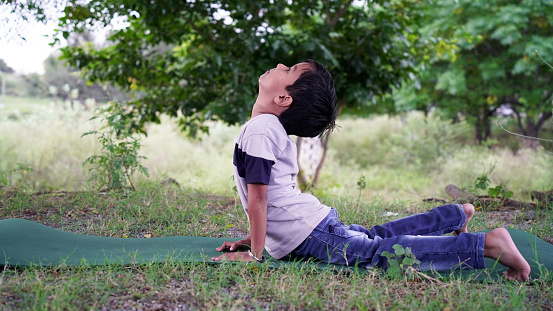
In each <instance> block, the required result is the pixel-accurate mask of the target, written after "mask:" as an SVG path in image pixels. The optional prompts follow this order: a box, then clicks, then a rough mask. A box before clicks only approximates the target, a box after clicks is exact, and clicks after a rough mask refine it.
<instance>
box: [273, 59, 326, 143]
mask: <svg viewBox="0 0 553 311" xmlns="http://www.w3.org/2000/svg"><path fill="white" fill-rule="evenodd" d="M305 63H307V64H309V66H310V67H311V68H310V69H309V70H304V71H303V72H302V73H301V75H300V76H299V78H298V79H297V80H296V81H295V82H294V83H293V84H291V85H288V86H286V91H287V92H288V94H289V95H290V96H291V97H292V99H293V100H292V103H291V104H290V106H289V107H288V108H287V109H286V110H284V111H283V112H282V113H281V114H280V116H279V117H278V118H279V120H280V123H282V125H283V126H284V129H285V130H286V133H288V135H296V136H300V137H315V136H319V135H322V134H323V133H324V132H326V131H331V130H332V129H333V128H334V126H335V120H336V91H335V89H334V80H333V79H332V76H331V75H330V73H329V72H328V70H327V69H326V68H325V67H324V66H323V65H321V64H320V63H318V62H316V61H314V60H311V59H309V60H306V61H305Z"/></svg>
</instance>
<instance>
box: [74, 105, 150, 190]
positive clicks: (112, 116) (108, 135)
mask: <svg viewBox="0 0 553 311" xmlns="http://www.w3.org/2000/svg"><path fill="white" fill-rule="evenodd" d="M122 112H123V107H122V106H121V105H118V104H112V105H111V106H110V107H108V108H105V109H98V115H96V116H94V117H92V118H91V119H90V120H94V119H97V118H101V119H102V120H103V121H105V122H106V123H107V125H105V126H104V127H102V128H101V130H103V131H90V132H87V133H84V134H83V135H82V136H87V135H96V134H99V136H98V142H100V144H101V145H102V150H103V153H102V154H101V155H93V156H90V157H88V158H87V159H86V160H85V161H84V163H83V165H86V164H90V165H92V167H91V168H90V169H89V171H92V172H93V174H92V178H93V179H94V180H95V181H96V182H98V184H99V187H103V186H107V187H108V189H110V190H119V189H122V188H124V187H126V186H127V185H130V186H131V187H132V188H133V189H134V188H135V187H134V185H133V183H132V180H131V178H132V175H133V174H134V173H135V172H136V171H138V172H140V173H141V174H143V175H146V176H148V170H147V168H145V167H144V166H142V164H141V161H142V160H144V159H146V157H144V156H140V155H138V151H139V150H140V148H141V147H142V144H141V142H140V139H138V138H136V137H135V136H134V135H132V134H131V133H129V132H128V129H127V128H126V123H125V119H123V118H121V113H122ZM82 136H81V137H82Z"/></svg>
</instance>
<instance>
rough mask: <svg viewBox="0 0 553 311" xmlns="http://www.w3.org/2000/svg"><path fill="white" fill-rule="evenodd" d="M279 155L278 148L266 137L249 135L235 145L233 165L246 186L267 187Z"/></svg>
mask: <svg viewBox="0 0 553 311" xmlns="http://www.w3.org/2000/svg"><path fill="white" fill-rule="evenodd" d="M279 153H280V150H279V149H278V147H277V146H276V145H275V144H274V143H273V142H272V141H271V139H270V138H269V137H267V136H266V135H261V134H258V135H251V136H248V137H247V138H245V139H243V140H242V141H241V142H239V143H237V144H236V145H235V147H234V159H233V163H234V165H235V166H236V169H237V171H238V175H239V176H240V177H242V178H244V179H245V180H246V183H247V184H254V183H261V184H265V185H268V184H269V181H270V179H271V168H272V166H273V165H274V164H275V161H276V159H277V157H278V154H279Z"/></svg>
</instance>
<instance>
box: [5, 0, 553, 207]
mask: <svg viewBox="0 0 553 311" xmlns="http://www.w3.org/2000/svg"><path fill="white" fill-rule="evenodd" d="M0 5H1V6H2V7H3V9H7V11H9V12H10V14H7V15H6V16H5V17H3V18H4V19H6V20H7V21H9V22H10V23H7V25H9V26H8V27H7V28H6V29H7V31H4V32H3V37H2V39H3V40H10V39H12V40H13V37H14V36H18V33H17V26H18V25H21V24H24V23H25V22H26V21H27V20H29V19H33V20H36V21H39V22H44V23H47V22H54V23H56V24H57V25H58V27H57V30H56V31H57V34H58V36H57V37H53V38H54V39H53V41H55V42H54V43H57V44H59V47H60V49H59V51H57V52H55V53H54V54H53V55H51V56H50V57H49V58H48V59H47V60H46V61H45V63H44V69H45V72H44V74H19V73H16V72H14V70H13V69H12V68H10V67H9V66H8V65H7V64H6V63H5V62H4V61H2V60H0V77H1V79H2V81H3V83H4V87H3V93H2V97H0V154H1V158H0V169H1V170H2V172H3V173H2V174H3V176H4V177H3V179H2V180H3V181H4V182H3V184H6V183H7V184H10V185H13V186H25V187H29V188H32V189H34V190H42V189H82V188H83V187H84V188H90V187H92V186H91V185H90V184H88V182H87V180H88V178H87V174H89V172H88V171H87V170H86V169H84V168H83V167H82V163H83V161H84V160H85V159H86V158H87V157H89V156H91V155H93V154H97V153H99V152H101V148H102V146H101V145H100V144H99V143H98V142H97V140H95V139H94V137H83V138H80V137H81V135H82V134H83V133H84V132H88V131H90V130H99V129H100V128H101V124H100V123H99V121H97V120H95V121H91V122H87V121H86V120H88V119H89V118H90V117H92V115H93V111H94V110H95V109H96V108H98V107H100V106H106V105H107V106H109V105H112V106H113V105H114V104H118V105H122V106H123V107H124V109H123V111H124V112H123V113H122V114H121V115H120V117H121V118H122V119H124V120H126V121H125V122H124V124H126V126H127V128H126V131H128V132H129V133H136V135H139V134H140V133H147V134H148V135H147V136H144V137H143V147H142V149H141V150H140V154H141V155H144V156H146V157H147V158H148V159H147V160H145V161H144V162H143V164H144V165H145V166H146V167H148V169H149V172H150V178H154V179H159V180H164V179H167V178H173V179H175V180H177V181H178V182H179V183H181V184H182V185H186V186H190V187H195V188H201V189H205V190H208V191H213V192H217V193H225V192H232V191H233V181H232V179H231V175H232V171H231V167H232V166H231V157H232V155H231V152H232V150H233V144H234V142H233V139H234V137H235V136H236V134H237V132H238V131H239V126H240V124H241V123H243V122H244V121H246V120H247V119H248V117H249V112H250V110H251V107H252V105H253V103H254V101H255V95H256V92H257V78H258V76H259V75H260V74H261V73H263V72H264V71H265V70H267V69H269V68H272V67H274V66H275V65H276V64H277V63H278V62H282V63H285V64H292V63H295V62H299V61H302V60H304V59H306V58H314V59H316V60H318V61H320V62H322V63H324V64H325V65H326V66H327V67H328V68H329V70H330V71H331V73H332V74H333V76H334V77H335V80H336V89H337V94H338V104H339V110H340V112H341V115H340V117H339V119H338V123H339V125H340V127H339V128H338V130H337V131H335V132H334V133H333V134H332V135H331V139H328V137H326V138H325V140H324V141H323V144H322V145H323V148H328V149H327V151H328V152H327V153H325V155H326V159H325V160H324V167H323V169H322V170H321V171H320V175H319V176H316V177H315V178H316V180H315V181H313V182H310V183H306V184H304V185H303V186H304V187H310V186H311V187H313V188H312V189H313V190H312V191H315V192H317V191H319V192H325V193H328V194H344V193H345V194H354V195H357V193H358V192H359V191H360V189H359V188H360V187H361V186H360V185H361V183H360V181H363V182H364V184H363V185H364V188H363V189H364V190H365V191H363V193H364V194H363V195H366V196H373V197H374V196H381V197H383V198H386V199H390V198H399V199H420V198H425V197H433V196H437V197H444V196H445V193H444V190H443V188H444V187H445V185H447V184H448V183H454V184H457V185H458V186H461V187H468V186H470V185H471V184H473V183H474V180H475V179H476V178H477V177H478V176H480V175H482V174H483V173H485V172H489V171H490V169H492V168H493V170H492V171H491V173H490V176H489V177H490V178H491V181H492V185H493V184H500V183H504V184H505V185H507V187H508V188H510V189H511V190H513V192H514V193H515V197H519V198H527V197H528V194H529V192H530V191H531V190H540V191H543V190H548V189H551V188H553V178H552V176H551V172H552V171H553V170H552V167H551V166H553V161H552V160H551V159H552V158H551V155H550V154H547V150H552V149H553V148H552V146H551V143H548V142H547V141H544V140H542V141H539V140H534V139H525V138H521V137H516V136H513V135H511V134H508V133H507V132H505V131H504V130H502V129H501V128H500V127H499V126H497V123H500V124H501V125H502V126H504V127H505V128H506V129H508V130H509V131H512V132H515V133H518V134H520V135H524V136H527V137H541V138H542V139H545V140H551V139H552V138H553V131H552V130H553V126H552V122H551V116H552V108H553V96H552V94H553V88H552V87H551V85H552V84H551V80H552V77H553V68H551V67H550V66H549V65H548V63H551V61H552V60H553V27H552V25H553V15H551V14H549V13H547V12H551V11H552V9H553V4H552V3H551V2H550V1H522V2H517V3H512V1H506V0H494V1H468V0H459V1H455V2H452V1H446V0H438V1H432V2H430V1H415V0H390V1H308V0H297V1H273V2H267V3H264V2H252V1H225V2H222V1H171V0H163V1H155V2H154V1H146V0H138V1H128V0H102V1H91V2H82V3H81V2H67V1H63V0H48V1H38V2H33V1H31V2H27V1H5V0H2V2H1V4H0ZM52 12H53V13H52ZM116 23H119V24H121V23H122V24H123V25H124V26H122V27H121V26H119V27H114V24H116ZM97 29H103V30H104V32H100V33H101V34H104V35H105V36H106V37H105V38H100V39H99V38H98V36H99V32H95V30H97ZM56 38H57V39H56ZM61 38H63V39H61ZM62 41H63V42H62ZM98 42H101V43H98ZM544 149H545V150H544ZM137 178H138V177H137ZM0 182H1V181H0ZM314 186H316V187H314Z"/></svg>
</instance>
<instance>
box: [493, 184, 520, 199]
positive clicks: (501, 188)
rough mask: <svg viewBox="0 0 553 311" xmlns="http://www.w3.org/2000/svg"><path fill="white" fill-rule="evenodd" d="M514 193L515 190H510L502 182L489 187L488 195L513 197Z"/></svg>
mask: <svg viewBox="0 0 553 311" xmlns="http://www.w3.org/2000/svg"><path fill="white" fill-rule="evenodd" d="M513 194H514V192H512V191H510V190H508V189H507V186H506V185H505V184H504V183H500V184H499V185H497V186H495V187H493V188H489V189H488V195H489V196H490V197H492V198H501V199H508V198H510V197H512V196H513Z"/></svg>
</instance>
